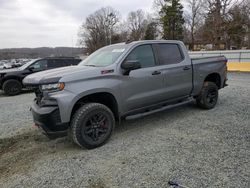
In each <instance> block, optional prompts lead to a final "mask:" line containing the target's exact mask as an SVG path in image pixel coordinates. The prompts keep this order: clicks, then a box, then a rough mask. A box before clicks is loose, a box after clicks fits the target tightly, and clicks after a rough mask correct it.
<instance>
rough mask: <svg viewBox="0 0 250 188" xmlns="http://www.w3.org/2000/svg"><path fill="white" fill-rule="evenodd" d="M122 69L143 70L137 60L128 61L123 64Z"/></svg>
mask: <svg viewBox="0 0 250 188" xmlns="http://www.w3.org/2000/svg"><path fill="white" fill-rule="evenodd" d="M121 67H122V69H124V70H126V71H131V70H135V69H139V68H141V64H140V62H139V61H137V60H127V61H124V62H123V63H122V65H121Z"/></svg>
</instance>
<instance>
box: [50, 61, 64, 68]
mask: <svg viewBox="0 0 250 188" xmlns="http://www.w3.org/2000/svg"><path fill="white" fill-rule="evenodd" d="M63 66H65V63H64V61H63V60H62V59H50V60H49V63H48V67H49V68H58V67H63Z"/></svg>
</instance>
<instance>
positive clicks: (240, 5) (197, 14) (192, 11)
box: [78, 0, 250, 53]
mask: <svg viewBox="0 0 250 188" xmlns="http://www.w3.org/2000/svg"><path fill="white" fill-rule="evenodd" d="M184 5H185V6H184ZM184 7H185V8H184ZM153 9H154V12H153V13H152V12H151V13H148V12H144V11H143V10H141V9H139V10H135V11H131V12H130V13H129V14H128V15H127V17H126V19H123V18H122V17H121V14H120V13H119V12H118V11H117V10H115V9H114V8H112V7H103V8H101V9H99V10H97V11H95V12H94V13H92V14H90V15H89V16H88V17H87V18H86V20H85V21H84V22H83V24H82V25H81V27H80V30H79V34H78V36H79V44H80V45H82V46H84V47H86V50H87V52H88V53H92V52H93V51H95V50H96V49H98V48H100V47H103V46H106V45H109V44H114V43H118V42H125V41H134V40H154V39H167V40H182V41H183V42H184V43H185V44H186V45H187V47H188V48H189V49H190V50H202V49H205V48H206V49H211V50H222V49H242V48H248V49H250V0H185V1H180V0H154V2H153Z"/></svg>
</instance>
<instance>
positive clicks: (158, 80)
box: [121, 45, 164, 112]
mask: <svg viewBox="0 0 250 188" xmlns="http://www.w3.org/2000/svg"><path fill="white" fill-rule="evenodd" d="M126 60H136V61H139V62H140V64H141V68H140V69H136V70H132V71H130V73H129V75H123V78H122V79H123V81H122V84H121V96H122V98H123V100H122V101H124V102H123V110H124V111H125V112H129V111H132V110H135V109H139V108H142V107H145V106H148V105H152V104H156V103H157V102H160V101H161V100H162V98H163V95H164V87H163V86H164V85H163V79H164V76H163V74H161V72H160V71H159V70H158V69H159V66H156V58H155V55H154V52H153V49H152V45H141V46H137V47H135V49H133V50H132V51H131V53H130V54H129V55H128V56H127V58H126V59H125V61H126Z"/></svg>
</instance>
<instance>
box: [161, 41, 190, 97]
mask: <svg viewBox="0 0 250 188" xmlns="http://www.w3.org/2000/svg"><path fill="white" fill-rule="evenodd" d="M157 53H158V56H159V63H160V67H161V72H162V74H163V75H164V88H165V92H164V93H165V99H166V100H170V99H174V98H179V97H186V96H188V95H190V92H191V90H192V67H191V62H190V59H189V58H185V56H184V53H183V52H182V50H181V46H179V44H175V43H159V44H157Z"/></svg>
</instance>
